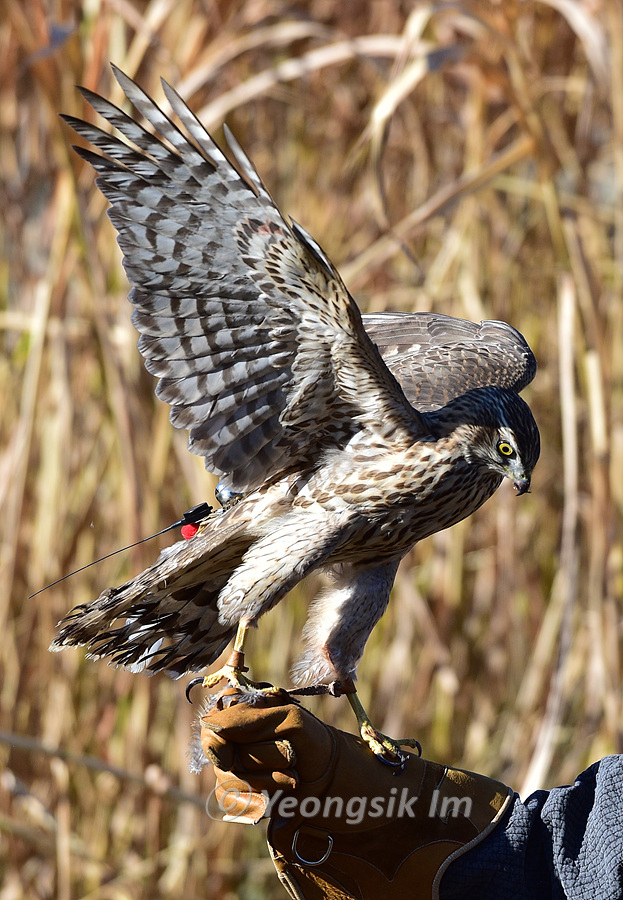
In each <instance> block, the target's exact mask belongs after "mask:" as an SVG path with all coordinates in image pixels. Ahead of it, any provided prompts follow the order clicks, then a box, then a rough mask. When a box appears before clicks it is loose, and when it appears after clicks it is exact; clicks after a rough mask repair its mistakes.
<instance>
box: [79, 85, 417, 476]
mask: <svg viewBox="0 0 623 900" xmlns="http://www.w3.org/2000/svg"><path fill="white" fill-rule="evenodd" d="M114 72H115V76H116V77H117V79H118V81H119V83H120V84H121V87H122V88H123V90H124V92H125V94H126V96H127V97H128V99H129V100H130V101H131V102H132V103H133V104H134V106H135V107H136V108H137V109H138V110H139V112H140V113H141V114H142V115H143V116H144V117H145V119H146V120H148V121H149V122H150V123H151V125H152V126H153V127H154V128H155V129H156V130H157V131H158V132H159V135H160V137H159V136H156V135H154V134H152V133H150V132H149V131H147V130H146V129H145V128H144V127H143V126H142V125H141V124H139V123H138V122H136V121H135V120H134V119H132V118H131V117H130V116H128V115H127V114H126V113H124V112H122V111H121V110H120V109H118V108H117V107H115V106H113V105H112V104H111V103H109V102H108V101H107V100H105V99H103V98H102V97H99V96H98V95H96V94H93V93H92V92H90V91H87V90H83V94H84V96H85V98H86V99H87V100H88V102H89V103H90V104H91V106H92V107H93V108H94V109H95V110H96V111H97V112H98V113H100V114H101V115H102V116H103V117H104V118H106V119H107V120H108V121H109V122H110V123H111V124H112V125H113V126H114V127H115V128H117V129H118V130H119V131H120V132H121V133H122V135H123V136H124V137H125V138H126V139H127V140H128V141H130V142H131V144H132V145H133V146H131V145H130V144H129V143H126V142H125V141H122V140H119V139H118V138H116V137H113V136H111V135H109V134H107V133H105V132H103V131H101V130H100V129H99V128H97V127H95V126H93V125H91V124H89V123H87V122H83V121H81V120H79V119H75V118H73V117H70V116H66V117H65V119H66V121H68V122H69V124H70V125H71V126H72V127H73V128H74V129H75V130H76V131H78V132H79V133H80V134H81V135H83V136H84V137H86V138H87V139H88V140H89V141H90V142H91V143H92V144H94V145H95V146H96V147H97V148H98V149H99V150H101V151H103V153H104V154H105V156H100V155H98V154H96V153H93V152H92V151H90V150H86V149H84V148H76V149H77V150H78V152H79V153H80V154H81V155H82V156H83V157H84V158H85V159H86V160H88V161H89V162H90V163H91V164H92V165H93V167H94V168H95V169H96V171H97V172H98V173H99V178H98V180H97V183H98V185H99V187H100V189H101V190H102V192H103V193H104V194H105V195H106V197H107V198H108V199H109V200H110V202H111V205H112V208H111V210H110V211H109V215H110V218H111V220H112V222H113V224H114V225H115V227H116V229H117V231H118V233H119V238H118V240H119V245H120V247H121V250H122V251H123V255H124V267H125V270H126V272H127V275H128V278H129V281H130V283H131V285H132V288H133V290H132V292H131V294H130V300H131V301H132V303H133V304H134V307H135V310H134V314H133V322H134V324H135V326H136V328H137V329H138V331H139V332H140V334H141V337H140V340H139V349H140V351H141V353H142V354H143V356H144V357H145V360H146V366H147V369H148V370H149V371H150V372H151V373H153V374H154V375H156V376H157V377H158V378H159V383H158V387H157V394H158V396H159V397H160V398H161V399H163V400H165V401H166V402H167V403H169V404H170V405H171V421H172V423H173V424H174V425H175V426H176V427H178V428H186V429H188V430H189V432H190V437H189V448H190V450H192V452H193V453H197V454H199V455H202V456H204V457H205V460H206V467H207V468H208V469H209V470H210V471H213V472H216V473H218V474H219V475H220V476H221V477H223V478H224V480H225V481H226V483H227V484H228V485H229V486H230V487H232V488H234V489H235V490H240V491H244V490H249V489H252V488H254V487H257V486H258V485H260V484H262V483H263V482H265V481H266V479H267V478H271V477H274V476H276V475H279V474H280V473H281V472H284V471H287V470H295V471H296V470H298V469H305V467H306V466H310V465H315V464H317V462H318V461H319V459H320V457H321V455H322V451H323V450H324V449H327V448H329V447H332V446H336V445H339V444H340V443H341V442H343V441H345V440H347V439H348V438H349V437H350V436H352V434H354V433H355V432H356V431H357V430H360V429H362V428H365V429H368V430H370V431H371V432H374V433H377V434H379V435H383V436H386V437H391V439H392V440H393V441H401V440H404V441H405V442H409V443H410V442H411V441H413V440H414V439H416V438H417V437H418V435H420V434H423V433H425V431H426V426H425V423H424V421H423V420H422V418H421V417H420V415H419V414H418V412H416V410H414V409H413V408H412V407H411V405H410V404H409V403H408V401H407V399H406V398H405V396H404V393H403V391H402V389H401V388H400V385H399V384H398V382H397V381H396V379H395V378H394V376H393V375H392V374H391V372H390V371H389V369H388V368H387V366H386V365H385V363H384V362H383V360H382V357H381V355H380V353H379V351H378V349H377V348H376V346H375V344H374V343H373V341H372V340H370V338H369V337H368V335H367V334H366V331H365V329H364V327H363V324H362V320H361V315H360V313H359V310H358V308H357V306H356V304H355V302H354V301H353V299H352V298H351V297H350V295H349V294H348V291H347V290H346V288H345V287H344V285H343V283H342V281H341V279H340V277H339V275H338V273H337V272H336V270H335V269H334V267H333V266H332V265H331V263H330V262H329V261H328V260H327V258H326V257H325V256H324V254H323V253H322V251H321V250H320V248H319V247H318V245H317V244H316V243H315V242H314V241H313V240H312V239H311V238H310V237H309V235H307V234H306V232H305V231H304V230H303V229H302V228H300V227H299V226H297V225H296V224H295V223H288V222H286V220H285V219H284V218H283V217H282V215H281V213H280V212H279V210H278V209H277V208H276V206H275V204H274V202H273V200H272V198H271V197H270V195H269V193H268V192H267V190H266V188H265V187H264V185H263V184H262V182H261V180H260V178H259V176H258V174H257V172H256V171H255V169H254V168H253V165H252V164H251V162H250V161H249V159H248V158H247V157H246V156H245V155H244V153H243V151H242V149H241V148H240V147H239V145H238V144H237V143H236V141H235V140H234V139H233V137H232V136H231V135H228V142H229V145H230V149H231V151H232V153H233V155H234V156H235V158H236V161H237V163H238V166H239V169H237V168H235V167H234V166H233V165H232V164H231V163H230V162H228V160H227V159H226V157H225V156H224V155H223V153H222V152H221V150H220V149H219V148H218V147H217V145H216V144H215V143H214V141H213V140H212V139H211V137H210V136H209V134H208V133H207V132H206V131H205V129H204V128H203V126H202V125H201V123H200V122H199V121H198V120H197V118H196V117H195V116H194V115H193V113H192V112H191V111H190V110H189V109H188V107H187V106H186V104H185V103H184V101H183V100H182V99H181V98H180V97H179V96H178V95H177V94H176V93H175V92H174V91H173V89H172V88H171V87H169V86H168V85H166V84H164V85H163V86H164V90H165V93H166V95H167V97H168V99H169V102H170V103H171V106H172V107H173V109H174V111H175V113H176V114H177V116H178V118H179V120H180V122H181V124H182V126H183V129H184V130H182V129H181V128H179V127H178V126H177V125H176V124H174V122H173V121H172V120H171V119H169V118H168V117H167V116H166V115H165V114H164V113H163V112H162V110H160V109H159V107H158V106H156V104H155V103H154V102H153V101H152V100H151V99H150V98H149V97H148V96H147V95H146V94H145V93H144V92H143V91H142V90H141V88H139V87H138V85H136V84H135V83H134V82H133V81H132V80H131V79H130V78H128V77H127V76H126V75H124V74H123V73H122V72H120V71H119V70H118V69H114Z"/></svg>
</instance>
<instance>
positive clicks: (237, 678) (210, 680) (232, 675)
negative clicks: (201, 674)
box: [202, 622, 279, 694]
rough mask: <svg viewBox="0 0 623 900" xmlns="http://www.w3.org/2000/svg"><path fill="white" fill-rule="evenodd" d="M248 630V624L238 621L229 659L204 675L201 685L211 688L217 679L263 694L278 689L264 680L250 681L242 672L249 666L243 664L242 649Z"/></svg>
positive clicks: (246, 670)
mask: <svg viewBox="0 0 623 900" xmlns="http://www.w3.org/2000/svg"><path fill="white" fill-rule="evenodd" d="M248 630H249V626H248V625H245V624H244V622H240V623H239V625H238V630H237V631H236V637H235V639H234V648H233V650H232V651H231V654H230V657H229V659H228V660H227V662H226V663H225V665H224V666H223V667H222V668H221V669H219V670H218V671H217V672H213V673H212V674H211V675H206V676H205V678H204V679H203V685H202V686H203V687H204V688H213V687H214V686H215V685H217V684H218V683H219V681H227V682H228V683H229V684H230V685H231V686H232V687H235V688H238V689H239V690H241V691H245V690H247V691H249V690H250V691H261V692H262V693H264V694H270V693H276V692H278V691H279V688H276V687H274V686H273V685H272V684H268V683H267V682H265V681H264V682H262V683H261V684H258V683H257V682H256V681H251V679H250V678H247V676H246V675H245V674H244V673H245V672H248V671H249V667H248V666H245V664H244V650H243V649H242V648H243V646H244V641H245V638H246V636H247V632H248Z"/></svg>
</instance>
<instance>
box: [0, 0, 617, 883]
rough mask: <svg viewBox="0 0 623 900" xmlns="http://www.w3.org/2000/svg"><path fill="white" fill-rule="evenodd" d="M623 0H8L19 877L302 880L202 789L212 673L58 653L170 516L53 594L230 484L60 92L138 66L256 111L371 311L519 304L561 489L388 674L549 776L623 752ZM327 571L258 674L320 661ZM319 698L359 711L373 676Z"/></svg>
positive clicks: (440, 725) (5, 692) (3, 617)
mask: <svg viewBox="0 0 623 900" xmlns="http://www.w3.org/2000/svg"><path fill="white" fill-rule="evenodd" d="M622 9H623V7H622V6H621V4H620V0H541V2H530V0H523V2H521V0H497V2H496V0H488V2H484V0H483V2H477V0H471V2H470V0H466V2H463V3H451V4H447V5H444V4H443V3H441V4H440V3H437V4H433V3H429V2H412V3H407V2H404V3H401V2H398V0H365V2H364V0H358V2H357V0H355V2H349V3H345V2H344V3H340V2H337V0H336V2H330V0H310V2H303V0H300V2H296V0H294V2H291V3H287V2H280V0H203V2H201V0H142V2H137V0H99V2H98V0H89V2H85V3H84V4H80V3H76V2H73V0H57V2H48V3H44V2H42V0H4V3H3V11H2V18H1V19H0V117H1V130H0V142H1V144H0V159H1V171H0V191H1V195H0V199H1V204H2V215H1V217H0V229H1V232H0V234H1V241H2V243H1V247H2V253H1V257H0V334H1V340H2V346H3V352H2V356H1V359H0V392H1V395H2V398H3V400H2V418H1V423H2V424H1V435H2V447H1V454H2V455H1V469H0V472H1V476H0V492H1V495H0V505H1V508H2V511H3V512H2V517H1V527H2V530H3V534H2V544H1V575H0V633H1V634H2V640H1V641H0V671H1V679H2V681H1V687H0V717H1V726H0V727H1V728H2V735H1V736H0V737H1V738H2V742H1V743H0V769H1V770H2V777H1V780H0V900H13V898H22V897H24V898H35V897H36V898H48V897H58V898H60V900H67V898H70V897H72V898H74V897H76V898H77V897H85V898H86V897H88V898H89V900H113V898H114V900H118V898H173V897H176V898H177V897H181V896H183V897H185V898H194V897H210V898H216V900H220V898H225V897H232V896H239V897H241V898H254V900H255V898H272V897H282V896H285V894H284V893H283V892H282V889H281V888H280V887H279V885H278V883H277V881H276V878H275V876H274V875H273V874H272V866H271V864H270V863H269V862H268V859H267V856H266V852H265V849H264V845H263V834H262V832H263V829H262V828H257V829H251V828H245V827H242V826H234V825H226V824H222V823H214V822H212V821H210V819H209V818H208V817H207V816H206V814H205V813H204V811H203V809H202V802H203V800H202V797H204V798H205V796H207V794H208V792H209V790H210V788H211V780H210V774H209V773H205V777H201V778H199V777H197V776H191V775H190V774H189V773H188V768H187V757H186V747H187V744H188V741H189V736H190V731H191V723H192V720H193V715H194V713H193V710H192V709H191V707H190V706H189V705H188V704H187V703H186V701H185V700H184V697H183V688H184V684H182V683H173V682H171V681H169V680H168V679H167V678H166V677H164V676H161V677H156V678H153V679H147V678H144V677H140V676H132V675H130V674H128V673H125V672H121V671H116V670H114V669H112V668H109V667H108V666H106V664H105V663H104V662H90V661H85V660H84V658H83V655H82V654H81V653H80V652H78V651H67V652H64V653H62V654H55V655H51V654H49V653H48V652H47V647H48V644H49V642H50V640H51V638H52V635H53V632H54V625H55V623H56V621H57V620H58V619H59V618H60V616H61V615H62V614H63V613H64V612H65V611H66V610H67V609H68V608H69V607H70V606H71V605H73V604H75V603H78V602H84V601H87V600H89V599H90V598H92V597H95V596H96V595H97V594H99V592H100V590H101V589H102V588H104V587H105V586H108V585H111V584H117V583H120V582H121V581H123V580H124V579H125V578H126V577H129V576H130V575H131V574H134V573H136V572H137V571H139V569H140V568H142V567H144V566H145V565H147V564H148V563H149V562H150V561H151V560H152V559H153V558H154V557H155V555H156V553H157V550H158V541H157V540H156V541H153V542H150V543H149V544H145V545H142V546H141V547H137V548H135V549H134V550H131V551H128V552H127V553H124V554H121V555H119V556H115V557H113V558H112V559H109V560H107V561H105V562H102V563H101V564H100V565H98V566H96V567H94V568H91V569H88V570H87V571H85V572H83V573H81V574H79V575H76V576H74V577H73V578H72V579H71V580H69V581H66V582H64V583H63V584H62V585H59V586H58V587H56V588H52V589H51V590H49V591H47V592H46V593H44V594H41V595H39V596H38V597H36V598H34V599H33V600H27V599H26V598H27V596H28V595H29V594H31V593H32V592H33V591H35V590H38V589H39V588H41V587H42V586H43V585H44V584H46V583H47V582H50V581H52V580H54V579H56V578H59V577H60V576H61V575H64V574H66V573H67V572H69V571H71V570H72V569H75V568H78V567H79V566H83V565H85V564H86V563H88V562H90V561H91V560H93V559H95V558H96V557H98V556H102V555H104V554H106V553H110V552H111V551H112V550H114V549H116V548H118V547H120V546H123V545H124V544H129V543H130V542H132V541H135V540H138V539H139V538H141V537H144V536H146V535H148V534H150V533H152V532H154V531H157V530H159V529H161V528H163V527H164V526H165V525H167V524H168V523H170V522H172V521H174V520H175V519H177V518H178V517H179V515H180V514H181V512H183V511H184V510H185V509H187V508H188V507H190V506H191V505H193V504H194V503H197V502H199V501H201V500H203V499H205V498H208V499H209V498H210V496H211V490H212V488H213V485H214V481H213V479H212V478H211V477H210V476H208V475H207V474H206V473H205V472H204V470H203V468H202V462H201V460H199V459H197V458H194V457H191V455H190V454H188V453H187V452H186V450H185V441H186V436H185V435H184V434H180V433H174V430H173V429H172V428H171V427H170V426H169V424H168V420H167V416H168V408H167V407H165V406H164V405H163V404H161V403H159V402H158V401H157V400H156V399H155V397H154V395H153V387H154V384H153V381H152V380H151V378H150V377H149V376H148V375H147V374H146V373H145V372H144V370H143V367H142V362H141V360H140V357H139V354H138V352H137V351H136V347H135V345H136V335H135V333H134V331H133V329H132V326H131V324H130V307H129V305H128V303H127V301H126V299H125V297H126V293H127V286H126V284H125V281H124V276H123V272H122V269H121V265H120V258H119V253H118V250H117V247H116V243H115V238H114V232H113V229H112V226H111V225H110V223H109V222H108V220H107V218H106V216H105V207H106V203H105V201H104V199H103V198H102V197H101V196H100V195H99V193H98V191H97V190H96V189H95V187H94V184H93V174H92V172H91V171H90V169H89V168H88V167H87V166H85V165H83V164H82V163H81V161H80V160H79V159H78V158H77V157H76V156H75V155H74V154H73V153H72V152H71V150H70V147H69V145H70V143H71V142H72V141H73V140H74V136H73V135H72V134H71V133H70V131H69V129H67V128H66V127H65V126H64V125H63V124H62V123H61V121H60V120H59V119H58V117H57V113H58V112H60V111H64V112H67V113H73V114H79V115H81V114H84V113H85V107H84V105H83V102H82V100H81V98H80V96H79V94H78V93H77V92H76V91H75V89H74V84H75V83H80V84H84V85H86V86H87V87H90V88H92V89H96V90H99V91H101V92H103V93H104V94H105V95H106V96H110V97H111V98H112V99H113V100H117V101H118V100H119V90H118V88H117V86H116V84H114V83H113V80H112V78H111V74H110V70H109V67H108V63H109V61H111V60H112V61H114V62H116V63H117V65H119V66H120V67H121V68H123V69H124V70H125V71H126V72H128V73H129V74H130V75H133V76H135V77H136V78H137V79H138V80H139V82H140V83H141V85H142V86H143V87H145V88H146V89H147V90H149V91H150V92H152V93H155V96H156V97H157V98H160V97H161V96H162V95H161V93H160V87H159V84H158V76H160V75H162V76H164V77H165V78H166V79H167V80H169V81H170V82H171V83H173V84H174V85H175V86H177V88H178V89H179V90H180V91H181V93H182V94H183V95H184V96H185V97H186V98H187V99H188V100H189V101H190V103H191V105H192V106H193V108H194V109H195V110H196V111H197V112H198V113H199V115H200V116H201V118H202V119H203V121H204V122H205V123H206V125H207V126H208V127H210V128H212V129H214V130H216V135H217V137H219V135H220V132H219V128H220V125H221V123H222V122H223V120H224V119H225V118H226V119H227V121H228V122H229V124H230V125H231V126H232V128H233V130H234V132H235V133H236V135H237V136H238V138H239V140H240V141H241V142H242V144H243V146H244V147H245V148H246V150H247V152H248V153H249V154H250V156H251V157H252V159H253V160H254V161H255V163H256V165H257V167H258V169H259V171H260V173H261V174H262V176H263V177H264V179H265V181H266V183H267V185H268V186H269V188H270V189H271V190H272V192H273V193H274V196H275V198H276V200H277V202H278V203H279V205H280V206H281V208H282V209H283V210H284V211H286V212H288V213H290V214H291V215H292V216H293V217H294V218H296V219H297V220H298V221H300V222H301V223H303V224H304V225H305V227H306V228H307V229H308V230H309V231H311V232H312V233H313V234H314V236H315V237H316V238H317V239H318V240H319V241H320V243H321V244H322V245H323V246H324V248H325V249H326V250H327V252H328V253H329V255H330V256H331V258H332V259H333V260H334V261H335V263H336V264H338V265H339V266H340V268H341V271H342V273H343V274H344V276H345V279H346V282H347V284H348V285H349V286H350V288H351V289H352V290H353V292H354V293H355V296H356V297H357V298H358V300H359V301H360V303H361V305H362V307H363V308H364V309H367V310H381V309H403V310H417V309H434V310H436V311H438V312H443V313H448V314H450V315H457V316H463V317H466V318H470V319H474V320H477V321H478V320H480V319H482V318H500V319H505V320H507V321H509V322H511V323H513V324H514V325H516V326H517V327H518V328H519V329H520V330H521V331H522V332H523V333H524V334H525V335H526V337H527V338H528V340H529V341H530V343H531V345H532V347H533V348H534V350H535V352H536V354H537V357H538V360H539V363H540V370H539V373H538V376H537V380H536V381H535V382H534V384H533V386H531V387H530V388H529V390H528V392H527V399H528V400H529V402H530V403H531V405H532V408H533V410H534V412H535V415H536V418H537V420H538V421H539V424H540V426H541V431H542V438H543V452H542V457H541V461H540V462H539V465H538V467H537V469H536V471H535V475H534V480H533V490H532V493H531V494H530V495H529V496H528V497H524V498H521V500H517V499H516V498H515V497H514V496H513V495H512V490H510V489H507V488H508V486H507V488H506V489H505V488H503V489H501V490H500V491H499V493H498V495H497V496H496V497H495V498H494V499H493V500H492V501H490V502H489V503H488V504H487V505H486V506H485V507H484V508H483V509H482V510H481V511H480V512H479V513H478V514H477V515H475V516H474V517H473V518H472V519H471V520H469V521H468V522H465V523H463V524H462V525H460V526H458V527H456V528H454V529H453V530H451V531H449V532H446V533H443V534H441V535H438V536H437V537H435V539H432V540H429V541H427V542H425V543H423V544H422V545H421V546H420V547H418V548H417V549H416V550H415V551H414V552H413V553H412V554H410V556H409V557H408V559H407V560H406V562H405V564H404V565H403V567H402V570H401V573H400V576H399V580H398V583H397V587H396V589H395V592H394V597H393V603H392V604H391V605H390V610H389V612H388V613H387V615H386V616H385V618H384V620H383V621H382V623H381V624H380V625H379V627H378V628H377V629H376V632H375V634H374V635H373V637H372V640H371V641H370V643H369V645H368V649H367V651H366V654H365V656H364V660H363V663H362V665H361V667H360V676H361V694H362V698H363V700H364V702H366V703H367V704H368V705H369V707H370V709H371V712H372V714H373V717H374V718H375V720H376V721H377V723H378V724H379V725H381V726H382V727H384V728H385V730H388V731H389V732H390V733H392V734H398V733H413V734H415V735H417V736H418V737H419V739H420V740H421V741H422V743H423V745H424V749H425V753H426V755H427V756H428V757H429V758H432V759H437V760H441V761H444V762H448V763H452V764H454V765H457V766H463V767H466V768H471V769H475V770H478V771H482V772H485V773H487V774H490V775H492V776H495V777H498V778H502V779H504V780H506V781H507V782H508V783H510V784H512V785H514V786H515V787H517V788H525V789H532V788H534V787H537V786H542V787H547V786H552V785H554V784H560V783H564V782H565V781H568V780H569V779H572V778H573V777H574V775H575V774H576V773H577V772H579V771H580V770H581V769H582V768H583V767H585V766H586V765H587V764H589V763H590V762H592V761H594V760H596V759H598V758H599V757H601V756H602V755H604V754H607V753H613V752H617V751H618V752H620V751H622V750H623V746H622V739H621V722H622V712H623V709H622V705H621V695H620V684H621V662H620V653H621V646H622V642H621V624H620V623H621V608H620V599H619V598H620V595H621V591H622V588H623V538H622V531H621V519H622V514H623V302H622V293H621V290H622V282H623V202H622V201H623V196H622V194H623V87H622V85H623V12H622ZM170 539H171V536H169V540H170ZM162 545H163V541H162V540H161V543H160V546H162ZM316 587H317V583H313V584H308V585H304V586H303V587H302V588H301V589H299V590H298V591H297V592H296V593H295V595H293V596H292V597H291V598H290V599H289V600H288V601H286V602H285V603H283V604H281V605H280V606H279V608H278V612H276V613H272V614H270V615H269V616H268V617H267V618H266V619H265V620H264V621H263V622H262V625H261V627H260V629H259V631H258V632H257V633H256V634H255V635H254V636H253V639H252V642H251V645H250V648H249V649H250V653H251V660H252V665H253V671H254V673H255V675H256V676H258V677H261V678H269V679H271V680H275V681H276V682H281V683H285V684H287V683H289V682H288V674H287V673H288V669H289V665H290V663H291V661H292V659H293V657H294V655H295V654H296V651H297V647H298V645H299V634H300V628H301V625H302V622H303V621H304V617H305V602H306V601H307V600H308V599H309V597H310V596H311V595H312V593H313V591H314V590H315V589H316ZM313 706H314V709H316V710H317V711H319V712H320V714H321V715H323V716H325V717H326V718H327V719H329V720H330V721H332V722H334V723H336V724H340V725H342V726H343V727H345V728H348V729H351V728H352V725H353V721H352V718H351V717H350V715H349V713H348V711H347V710H346V708H345V707H346V704H345V702H344V701H340V702H337V701H334V700H330V701H329V700H328V701H327V702H322V703H321V702H320V701H316V702H315V703H314V705H313ZM11 735H12V736H13V737H11ZM16 736H20V740H18V739H17V737H16ZM56 751H58V752H56Z"/></svg>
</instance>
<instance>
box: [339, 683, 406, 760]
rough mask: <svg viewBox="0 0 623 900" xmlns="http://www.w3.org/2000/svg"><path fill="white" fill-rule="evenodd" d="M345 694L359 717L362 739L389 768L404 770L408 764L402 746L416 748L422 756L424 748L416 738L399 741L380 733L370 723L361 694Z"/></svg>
mask: <svg viewBox="0 0 623 900" xmlns="http://www.w3.org/2000/svg"><path fill="white" fill-rule="evenodd" d="M345 693H346V696H347V697H348V702H349V703H350V705H351V707H352V710H353V712H354V713H355V716H356V717H357V722H358V724H359V733H360V734H361V737H362V738H363V740H364V741H365V742H366V744H367V745H368V747H369V748H370V750H372V752H373V753H374V754H375V755H376V756H378V758H379V759H380V760H381V762H383V763H385V764H386V765H389V766H396V768H398V769H400V770H402V769H403V768H404V765H405V762H406V757H405V755H404V753H403V752H402V751H401V749H400V747H401V746H406V747H414V748H415V749H416V750H417V752H418V756H421V755H422V748H421V746H420V743H419V741H416V740H415V738H400V740H398V739H395V738H390V737H388V736H387V735H386V734H383V733H382V732H380V731H378V730H377V729H376V728H375V727H374V725H373V724H372V722H371V721H370V716H369V715H368V713H367V712H366V711H365V709H364V708H363V706H362V704H361V700H360V699H359V694H358V693H357V692H356V691H352V692H351V691H348V692H346V691H345Z"/></svg>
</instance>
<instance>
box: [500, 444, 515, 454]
mask: <svg viewBox="0 0 623 900" xmlns="http://www.w3.org/2000/svg"><path fill="white" fill-rule="evenodd" d="M498 451H499V452H500V453H501V454H502V456H514V455H515V451H514V450H513V448H512V447H511V445H510V444H509V443H508V441H500V442H499V443H498Z"/></svg>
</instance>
